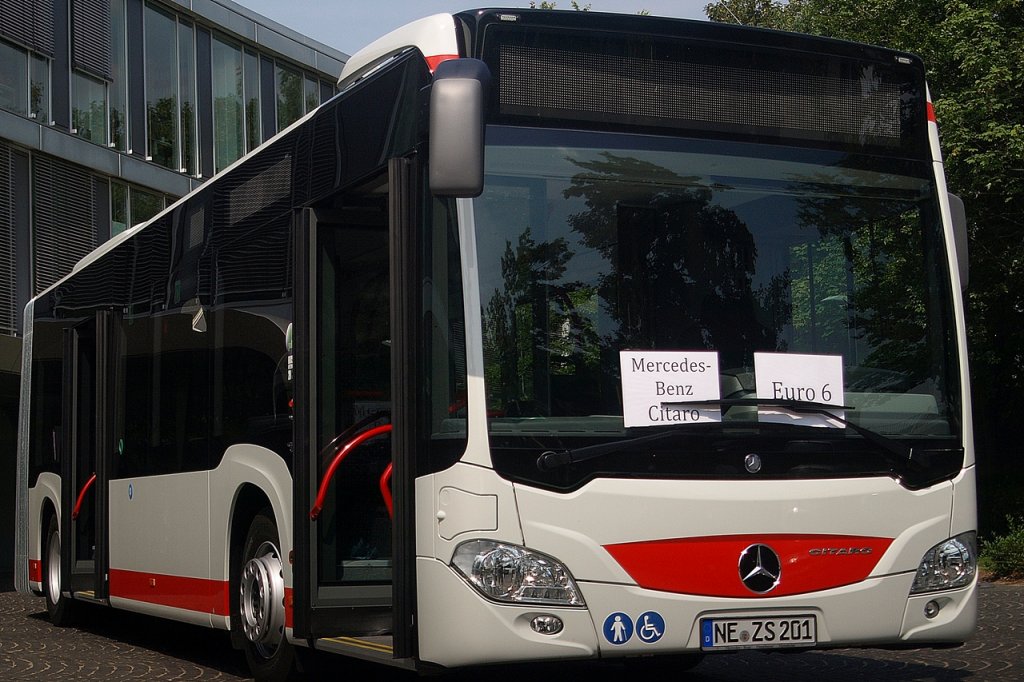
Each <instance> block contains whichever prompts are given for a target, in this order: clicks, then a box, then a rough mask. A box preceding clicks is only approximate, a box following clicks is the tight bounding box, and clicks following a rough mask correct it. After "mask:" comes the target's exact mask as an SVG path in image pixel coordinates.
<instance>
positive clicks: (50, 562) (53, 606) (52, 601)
mask: <svg viewBox="0 0 1024 682" xmlns="http://www.w3.org/2000/svg"><path fill="white" fill-rule="evenodd" d="M43 594H44V595H45V596H46V612H47V613H48V614H49V616H50V622H51V623H53V624H54V625H56V626H57V627H66V626H68V625H71V624H72V622H74V617H75V606H76V605H75V604H73V603H72V602H71V600H70V599H69V598H67V597H65V596H64V595H63V594H61V591H60V525H59V524H58V522H57V516H56V515H53V514H51V515H50V522H49V525H48V526H47V530H46V544H45V550H44V553H43Z"/></svg>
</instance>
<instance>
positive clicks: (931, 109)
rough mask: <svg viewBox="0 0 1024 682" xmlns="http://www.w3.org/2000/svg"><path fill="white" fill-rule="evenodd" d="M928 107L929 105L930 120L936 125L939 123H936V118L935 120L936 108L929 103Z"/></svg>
mask: <svg viewBox="0 0 1024 682" xmlns="http://www.w3.org/2000/svg"><path fill="white" fill-rule="evenodd" d="M927 105H928V120H929V121H931V122H932V123H936V122H937V121H936V118H935V107H933V106H932V103H931V102H928V103H927Z"/></svg>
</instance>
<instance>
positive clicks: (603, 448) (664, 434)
mask: <svg viewBox="0 0 1024 682" xmlns="http://www.w3.org/2000/svg"><path fill="white" fill-rule="evenodd" d="M661 406H662V407H724V408H729V407H743V406H747V407H781V408H784V409H786V410H789V411H791V412H798V413H804V414H820V415H824V416H826V417H829V418H830V419H835V420H836V421H837V422H839V423H841V424H843V425H844V426H846V427H848V428H850V429H852V430H853V431H855V432H856V433H857V434H859V435H860V436H861V437H863V438H864V439H865V440H867V441H868V442H870V443H872V444H874V445H876V446H878V447H879V448H880V449H882V450H883V451H884V452H885V453H886V454H888V455H891V456H892V457H893V458H894V459H895V460H896V462H897V463H898V464H904V465H905V464H910V463H911V462H912V460H913V456H914V450H913V448H912V447H910V446H908V445H905V444H904V443H901V442H900V441H898V440H894V439H892V438H889V437H888V436H883V435H882V434H880V433H877V432H875V431H872V430H871V429H866V428H864V427H863V426H860V425H859V424H854V423H853V422H850V421H847V420H846V419H843V418H842V417H840V416H839V415H837V414H835V411H836V410H853V409H855V408H853V407H848V406H845V405H827V404H825V403H813V402H806V401H799V400H777V399H771V398H724V399H721V400H692V401H683V402H671V403H662V404H661ZM691 428H692V426H691ZM679 434H680V430H679V429H678V428H674V429H672V430H670V431H659V432H658V433H653V434H651V435H648V436H640V437H638V438H627V439H625V440H618V441H613V442H610V443H599V444H597V445H587V446H585V447H582V448H576V449H574V450H572V449H566V450H561V451H559V452H555V451H554V450H548V451H547V452H544V453H543V454H541V456H540V457H538V458H537V468H538V469H540V470H541V471H550V470H552V469H556V468H559V467H563V466H567V465H569V464H575V463H577V462H585V461H587V460H588V459H594V458H595V457H602V456H604V455H608V454H611V453H614V452H618V451H620V450H626V449H628V448H630V447H632V446H634V445H643V444H645V443H653V442H655V441H659V440H662V439H665V438H670V437H673V436H678V435H679Z"/></svg>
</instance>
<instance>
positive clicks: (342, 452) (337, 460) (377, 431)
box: [309, 424, 391, 521]
mask: <svg viewBox="0 0 1024 682" xmlns="http://www.w3.org/2000/svg"><path fill="white" fill-rule="evenodd" d="M389 431H391V424H384V425H382V426H375V427H374V428H372V429H369V430H367V431H363V432H362V433H360V434H359V435H358V436H356V437H355V438H353V439H352V440H350V441H349V442H347V443H345V444H344V445H342V446H341V447H340V448H338V451H337V453H336V454H335V455H334V460H333V461H331V465H330V466H329V467H327V473H325V474H324V478H323V480H322V481H320V490H319V491H317V494H316V503H315V504H314V505H313V508H312V509H310V510H309V518H311V519H313V520H314V521H316V519H317V517H318V516H320V512H321V511H323V509H324V502H325V501H326V500H327V488H328V487H329V486H330V484H331V479H333V478H334V472H336V471H337V470H338V465H339V464H341V462H342V461H343V460H344V459H345V458H346V457H348V454H349V453H350V452H352V450H353V449H355V448H356V447H358V446H359V445H362V444H363V443H364V442H366V441H368V440H370V439H371V438H373V437H375V436H379V435H381V434H383V433H388V432H389Z"/></svg>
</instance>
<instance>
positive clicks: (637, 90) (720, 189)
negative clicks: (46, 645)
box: [17, 10, 977, 680]
mask: <svg viewBox="0 0 1024 682" xmlns="http://www.w3.org/2000/svg"><path fill="white" fill-rule="evenodd" d="M339 88H340V92H339V94H338V95H337V96H336V97H334V98H333V99H331V100H330V101H328V102H326V103H325V104H323V105H322V106H320V107H319V108H318V109H316V110H315V111H313V112H311V113H310V114H309V115H307V116H306V117H305V118H304V119H302V120H300V121H298V122H296V123H295V124H294V125H292V126H291V127H290V128H288V129H287V130H284V131H282V132H281V133H280V134H279V135H277V136H276V137H274V138H273V139H271V140H270V141H268V142H267V143H265V144H264V145H262V146H261V147H260V148H258V149H257V150H255V151H254V152H253V153H251V154H249V155H248V156H246V157H245V158H243V159H242V160H240V161H239V162H237V163H236V164H235V165H234V166H232V167H231V168H229V169H228V170H226V171H225V172H223V173H221V174H219V175H217V176H216V177H214V178H213V179H211V180H210V181H208V182H207V183H206V184H205V185H203V187H202V188H200V189H199V190H197V191H195V192H193V193H192V194H189V195H188V196H186V197H184V198H182V199H181V200H180V201H178V202H177V203H175V204H174V205H172V206H170V207H169V208H168V209H166V210H165V211H164V212H163V213H161V214H159V215H158V216H156V217H155V218H153V219H152V220H151V221H149V222H148V223H145V224H143V225H140V226H136V227H135V228H133V229H130V230H129V231H127V232H126V233H124V234H122V235H119V236H117V237H115V238H114V239H112V240H111V241H110V242H108V243H106V244H104V245H103V246H102V247H100V248H99V249H98V250H97V251H96V252H94V253H93V254H91V255H89V256H88V257H86V258H85V259H84V260H83V261H82V262H81V263H79V264H78V265H77V266H76V267H75V268H74V271H73V272H72V273H71V274H70V275H68V276H67V277H66V278H64V279H63V280H61V281H60V282H58V283H57V284H56V285H54V286H53V287H51V288H50V289H48V290H46V291H44V292H42V293H41V294H40V295H38V296H37V297H36V298H35V299H34V300H33V301H32V302H31V303H30V304H29V305H28V308H27V311H26V325H25V328H26V333H25V339H24V346H25V354H24V358H25V359H24V368H23V389H22V400H23V402H22V406H23V408H22V410H23V415H24V419H23V421H22V422H21V426H20V445H19V464H20V470H19V471H20V473H19V476H20V486H19V514H20V516H19V521H20V524H19V528H20V531H19V536H18V538H19V544H18V566H17V569H18V573H19V579H18V585H19V586H20V588H21V589H22V590H23V591H32V592H35V593H37V594H42V595H43V596H44V597H45V599H46V603H47V608H48V610H49V614H50V617H51V619H52V620H53V621H54V622H55V623H58V624H60V623H65V622H68V621H69V620H70V619H71V618H72V617H73V616H74V615H75V613H76V607H80V606H81V602H97V603H101V604H106V605H109V606H111V607H114V608H118V609H126V610H131V611H138V612H142V613H146V614H152V615H156V616H162V617H166V618H172V619H176V620H180V621H186V622H189V623H195V624H199V625H205V626H209V627H213V628H219V629H222V630H228V631H230V633H231V636H232V640H233V641H234V643H235V644H236V645H237V646H239V647H241V648H244V649H245V652H246V655H247V658H248V660H249V662H250V664H251V666H252V670H253V673H254V674H255V675H256V677H257V678H258V679H261V680H264V679H281V678H284V677H286V676H287V675H289V674H290V673H291V672H292V671H293V670H295V669H296V667H301V666H302V665H303V661H305V660H307V659H308V658H309V656H308V655H307V654H308V652H309V651H310V649H315V650H324V651H331V652H338V653H342V654H348V655H351V656H358V657H363V658H370V659H373V660H377V661H380V662H382V663H387V664H391V665H397V666H403V667H406V668H415V669H419V670H424V669H428V668H435V669H436V668H453V667H460V666H470V665H477V664H491V663H501V662H515V661H543V660H568V659H578V660H582V661H586V660H591V659H607V660H609V661H622V660H624V659H625V660H632V661H643V660H655V661H657V660H658V659H657V657H658V656H670V657H674V661H673V663H674V665H675V666H676V667H675V668H674V669H680V668H682V667H685V666H687V665H693V664H696V663H697V662H698V661H699V660H700V657H701V656H703V655H710V654H712V653H717V652H730V651H734V650H737V649H745V648H756V649H776V648H797V649H813V648H827V647H850V646H900V645H908V646H949V645H955V644H957V643H961V642H963V641H964V640H965V639H966V638H968V637H970V636H971V634H972V632H973V631H974V628H975V622H976V617H977V616H976V614H977V562H976V528H977V522H976V500H975V469H974V451H973V445H972V433H971V411H970V403H969V400H968V396H969V385H968V371H967V364H966V347H965V341H964V310H963V300H962V295H961V288H962V287H963V286H965V284H966V274H967V273H966V267H965V264H966V240H965V236H964V235H965V230H964V227H963V219H962V215H963V208H962V203H960V201H959V200H958V199H956V197H952V196H951V195H949V194H947V191H946V186H945V181H944V178H943V169H942V160H941V156H940V152H939V146H938V131H937V128H936V124H935V118H934V114H933V111H932V106H931V104H930V102H929V99H928V90H927V86H926V84H925V78H924V68H923V66H922V64H921V62H920V61H919V60H918V58H917V57H915V56H913V55H910V54H905V53H902V52H895V51H892V50H888V49H883V48H879V47H869V46H864V45H856V44H852V43H847V42H840V41H836V40H826V39H820V38H814V37H809V36H802V35H794V34H787V33H778V32H772V31H764V30H757V29H750V28H744V27H737V26H729V25H722V24H715V23H707V22H693V21H683V20H670V19H661V18H654V17H642V16H624V15H609V14H599V13H594V12H588V13H582V12H549V11H540V10H480V11H469V12H464V13H461V14H455V15H447V14H445V15H437V16H432V17H429V18H426V19H423V20H421V21H417V22H415V23H412V24H409V25H407V26H405V27H404V28H400V29H398V30H396V31H394V32H393V33H391V34H389V35H387V36H385V37H384V38H381V39H380V40H378V41H376V42H374V43H372V44H371V45H370V46H369V47H367V48H366V49H365V50H363V51H361V52H359V53H357V54H356V55H354V56H353V57H352V58H351V59H350V60H349V61H348V63H347V65H346V67H345V70H344V72H343V73H342V74H341V77H340V81H339ZM78 610H79V611H80V608H79V609H78ZM318 658H320V659H322V658H323V657H318ZM331 660H333V659H331ZM343 663H344V661H343V660H342V659H338V664H339V665H342V664H343Z"/></svg>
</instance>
